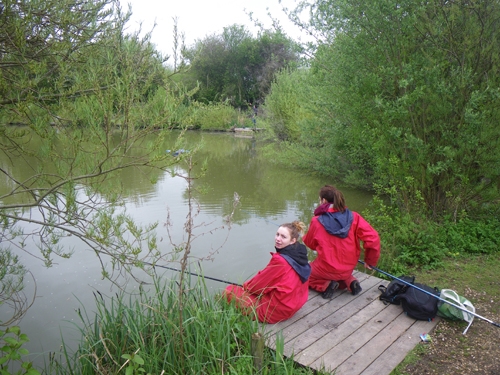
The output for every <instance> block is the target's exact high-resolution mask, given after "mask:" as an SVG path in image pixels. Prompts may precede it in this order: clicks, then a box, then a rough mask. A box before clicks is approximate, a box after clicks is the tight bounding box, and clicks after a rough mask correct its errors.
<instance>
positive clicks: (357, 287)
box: [350, 280, 363, 296]
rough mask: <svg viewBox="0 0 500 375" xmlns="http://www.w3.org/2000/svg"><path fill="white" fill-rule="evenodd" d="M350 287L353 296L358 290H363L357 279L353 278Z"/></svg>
mask: <svg viewBox="0 0 500 375" xmlns="http://www.w3.org/2000/svg"><path fill="white" fill-rule="evenodd" d="M350 289H351V293H352V295H353V296H355V295H358V294H359V292H361V291H362V290H363V289H361V285H359V281H358V280H354V281H353V282H352V283H351V286H350Z"/></svg>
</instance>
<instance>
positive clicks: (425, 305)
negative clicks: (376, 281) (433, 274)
mask: <svg viewBox="0 0 500 375" xmlns="http://www.w3.org/2000/svg"><path fill="white" fill-rule="evenodd" d="M399 279H401V280H403V281H405V282H408V283H410V284H412V285H415V286H416V287H417V288H419V289H421V290H419V289H417V288H414V287H412V286H410V285H407V284H405V283H403V282H401V281H399V280H396V279H395V280H393V281H391V283H389V285H388V286H387V287H384V286H383V285H381V286H379V290H380V291H381V292H382V294H381V295H380V297H379V298H380V300H382V301H384V303H392V304H395V305H399V304H401V306H402V307H403V311H404V312H405V313H406V314H407V315H408V316H409V317H411V318H413V319H417V320H432V319H434V318H435V317H436V315H437V311H438V298H436V297H439V290H438V289H437V288H432V287H430V286H427V285H424V284H420V283H416V282H415V277H409V276H401V277H399ZM426 292H427V293H426ZM433 296H436V297H433Z"/></svg>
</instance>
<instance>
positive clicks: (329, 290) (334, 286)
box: [321, 281, 339, 299]
mask: <svg viewBox="0 0 500 375" xmlns="http://www.w3.org/2000/svg"><path fill="white" fill-rule="evenodd" d="M338 287H339V283H338V282H336V281H330V284H328V287H327V288H326V290H325V291H324V292H323V293H321V297H323V298H324V299H330V298H332V297H333V292H335V291H336V290H337V289H338Z"/></svg>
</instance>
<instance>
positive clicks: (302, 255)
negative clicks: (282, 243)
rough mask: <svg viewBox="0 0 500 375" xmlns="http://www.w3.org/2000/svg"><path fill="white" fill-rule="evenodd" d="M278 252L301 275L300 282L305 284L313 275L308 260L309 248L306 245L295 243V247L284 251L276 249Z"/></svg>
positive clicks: (289, 246)
mask: <svg viewBox="0 0 500 375" xmlns="http://www.w3.org/2000/svg"><path fill="white" fill-rule="evenodd" d="M275 249H276V252H277V253H278V254H279V255H281V256H282V257H283V258H284V259H285V260H286V261H287V262H288V264H289V265H290V266H291V267H292V268H293V269H294V270H295V272H296V273H297V275H299V278H300V281H302V283H305V282H306V281H307V279H309V275H310V274H311V266H310V265H309V261H308V259H307V248H306V247H305V245H304V244H301V243H299V242H295V243H294V244H293V245H288V246H287V247H284V248H283V249H278V248H276V247H275Z"/></svg>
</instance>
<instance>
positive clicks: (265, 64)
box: [184, 25, 298, 109]
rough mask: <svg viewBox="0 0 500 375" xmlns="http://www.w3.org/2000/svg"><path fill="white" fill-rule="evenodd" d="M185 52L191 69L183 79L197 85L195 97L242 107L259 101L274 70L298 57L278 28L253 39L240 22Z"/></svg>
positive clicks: (207, 101)
mask: <svg viewBox="0 0 500 375" xmlns="http://www.w3.org/2000/svg"><path fill="white" fill-rule="evenodd" d="M186 55H187V57H188V59H189V61H190V70H189V72H188V73H187V74H186V75H185V80H184V82H186V83H187V82H190V81H191V82H192V84H193V83H194V82H198V83H199V84H200V90H199V91H198V92H197V93H196V95H195V99H196V100H198V101H200V102H203V103H207V104H208V103H213V102H226V101H229V103H231V105H233V106H234V107H239V108H241V109H246V108H247V106H248V105H249V104H250V103H259V102H261V101H262V100H263V98H264V96H265V95H266V94H267V92H268V91H269V87H270V84H271V82H272V80H273V78H274V75H275V73H276V72H277V71H279V69H281V68H283V67H285V66H287V65H288V64H291V63H294V62H296V61H297V59H298V57H297V47H296V45H295V44H294V43H293V42H292V41H291V40H290V39H289V38H287V37H286V36H285V35H284V34H283V33H282V32H281V31H280V30H277V31H263V32H262V33H261V34H260V35H259V36H258V37H257V38H254V37H252V35H251V34H250V32H249V31H248V30H246V29H245V28H244V27H243V26H239V25H232V26H229V27H225V28H224V30H223V32H222V34H220V35H215V34H214V35H211V36H208V37H206V38H205V39H203V40H200V41H198V42H197V43H196V45H195V46H194V47H193V48H191V49H190V50H188V51H187V52H186Z"/></svg>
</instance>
